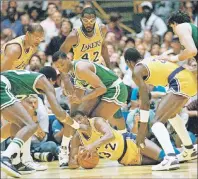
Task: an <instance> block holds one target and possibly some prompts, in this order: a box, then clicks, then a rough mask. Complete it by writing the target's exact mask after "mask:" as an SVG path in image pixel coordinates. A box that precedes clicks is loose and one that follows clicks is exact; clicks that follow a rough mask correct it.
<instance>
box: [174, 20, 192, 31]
mask: <svg viewBox="0 0 198 179" xmlns="http://www.w3.org/2000/svg"><path fill="white" fill-rule="evenodd" d="M190 29H191V25H190V23H187V22H185V23H182V24H178V25H177V26H176V31H184V30H190Z"/></svg>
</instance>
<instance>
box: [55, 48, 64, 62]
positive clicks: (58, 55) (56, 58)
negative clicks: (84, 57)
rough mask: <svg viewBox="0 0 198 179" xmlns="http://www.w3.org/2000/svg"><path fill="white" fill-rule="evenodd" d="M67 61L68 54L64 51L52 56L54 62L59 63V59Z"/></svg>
mask: <svg viewBox="0 0 198 179" xmlns="http://www.w3.org/2000/svg"><path fill="white" fill-rule="evenodd" d="M60 58H61V59H66V58H67V55H66V53H65V52H62V51H60V50H59V51H57V52H55V53H54V54H53V56H52V61H53V62H56V61H58V59H60Z"/></svg>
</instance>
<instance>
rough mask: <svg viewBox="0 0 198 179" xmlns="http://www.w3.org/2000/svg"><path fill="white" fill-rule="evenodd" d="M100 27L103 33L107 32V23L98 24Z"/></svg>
mask: <svg viewBox="0 0 198 179" xmlns="http://www.w3.org/2000/svg"><path fill="white" fill-rule="evenodd" d="M98 26H99V28H100V29H101V32H102V34H103V35H105V34H106V33H107V26H106V25H105V24H98Z"/></svg>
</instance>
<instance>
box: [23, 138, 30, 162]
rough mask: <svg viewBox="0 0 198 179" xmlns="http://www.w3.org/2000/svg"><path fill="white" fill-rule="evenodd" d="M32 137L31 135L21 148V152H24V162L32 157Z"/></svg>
mask: <svg viewBox="0 0 198 179" xmlns="http://www.w3.org/2000/svg"><path fill="white" fill-rule="evenodd" d="M31 139H32V137H30V138H29V139H28V140H27V141H26V142H25V143H24V145H23V147H22V148H21V153H22V157H21V159H22V163H26V162H28V161H30V160H31V159H32V157H31V154H30V146H31Z"/></svg>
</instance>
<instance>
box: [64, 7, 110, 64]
mask: <svg viewBox="0 0 198 179" xmlns="http://www.w3.org/2000/svg"><path fill="white" fill-rule="evenodd" d="M81 22H82V26H81V27H80V28H77V29H74V30H73V31H72V32H71V33H70V34H69V35H68V37H67V38H66V39H65V42H64V43H63V44H62V46H61V47H60V50H61V51H63V52H65V53H66V54H67V53H68V52H69V51H70V50H71V49H72V48H73V52H74V60H80V59H83V60H89V61H92V62H95V63H99V64H101V63H102V59H101V55H102V57H103V59H104V60H105V63H106V65H107V67H110V60H109V56H108V50H107V47H106V44H105V41H104V37H105V36H106V33H107V28H106V26H105V25H104V24H97V23H96V12H95V10H94V9H93V8H91V7H87V8H85V9H83V11H82V14H81Z"/></svg>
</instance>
